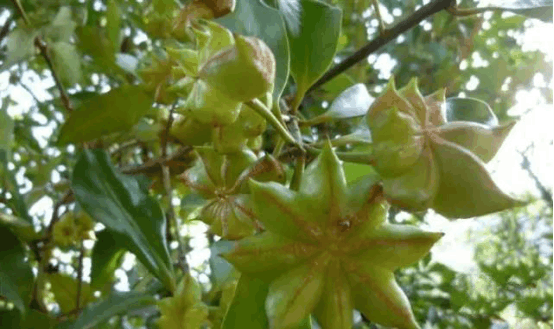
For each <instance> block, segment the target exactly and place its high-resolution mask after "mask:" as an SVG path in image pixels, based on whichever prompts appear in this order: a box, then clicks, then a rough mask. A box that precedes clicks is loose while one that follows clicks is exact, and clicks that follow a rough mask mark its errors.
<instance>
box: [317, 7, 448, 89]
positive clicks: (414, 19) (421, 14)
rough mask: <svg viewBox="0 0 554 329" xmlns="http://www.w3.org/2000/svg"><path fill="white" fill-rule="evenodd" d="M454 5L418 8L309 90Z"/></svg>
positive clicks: (344, 61)
mask: <svg viewBox="0 0 554 329" xmlns="http://www.w3.org/2000/svg"><path fill="white" fill-rule="evenodd" d="M455 3H456V1H455V0H435V1H432V2H430V3H428V4H426V5H425V6H423V7H421V8H419V9H418V10H417V11H416V12H414V13H413V14H411V15H410V16H408V17H407V18H406V19H404V20H402V21H401V22H400V23H398V24H396V25H395V26H394V27H392V28H391V29H388V30H387V33H385V35H379V37H377V38H375V39H373V40H372V41H370V42H369V43H368V44H366V45H365V46H364V47H362V48H361V49H360V50H358V51H356V52H355V53H354V54H352V55H351V56H349V57H348V58H346V59H344V60H343V61H342V62H340V63H339V64H337V65H336V66H334V67H333V68H332V69H330V70H329V71H327V73H325V74H324V75H323V76H322V77H321V78H320V79H319V80H318V81H317V82H316V83H315V84H314V85H313V86H312V87H311V88H310V89H309V90H308V92H310V91H313V90H314V89H316V88H317V87H319V86H321V85H323V84H325V83H326V82H328V81H329V80H331V79H333V78H334V77H336V76H337V75H339V74H341V73H342V72H344V71H346V70H348V69H349V68H351V67H352V66H354V65H356V63H358V62H361V61H363V60H365V59H366V58H367V56H369V55H370V54H372V53H374V52H375V51H377V50H378V49H380V48H381V47H383V46H384V45H386V44H387V43H389V42H390V41H392V40H394V39H396V38H397V37H398V36H399V35H401V34H402V33H404V32H406V31H408V30H410V29H411V28H413V27H414V26H417V25H418V24H419V23H420V22H421V21H423V20H424V19H426V18H427V17H429V16H432V15H434V14H436V13H438V12H440V11H442V10H444V9H446V8H448V7H450V6H452V5H454V4H455Z"/></svg>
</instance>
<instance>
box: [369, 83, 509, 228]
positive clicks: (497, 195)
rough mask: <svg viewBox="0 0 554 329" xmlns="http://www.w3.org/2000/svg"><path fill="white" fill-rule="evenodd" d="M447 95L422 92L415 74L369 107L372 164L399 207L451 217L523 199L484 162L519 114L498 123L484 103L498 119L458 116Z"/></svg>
mask: <svg viewBox="0 0 554 329" xmlns="http://www.w3.org/2000/svg"><path fill="white" fill-rule="evenodd" d="M445 102H446V101H445V98H444V90H442V91H439V92H436V93H434V94H432V95H429V96H427V97H423V96H422V95H421V93H420V92H419V90H418V88H417V81H416V79H413V80H412V81H410V83H409V84H408V85H407V86H406V87H404V88H402V89H400V90H396V88H395V86H394V81H393V80H391V82H390V83H389V85H388V87H387V90H386V91H385V92H384V93H383V95H381V96H380V97H379V98H378V99H376V100H375V102H374V103H373V104H372V105H371V107H370V108H369V110H368V112H367V114H366V119H367V123H368V126H369V128H370V130H371V136H372V141H373V154H372V159H371V164H372V165H374V166H375V168H376V170H377V171H378V172H379V174H380V175H381V177H382V182H383V187H384V191H385V194H386V196H387V197H388V198H389V200H390V201H391V202H392V203H394V204H396V205H398V206H400V207H402V208H405V209H408V210H416V211H417V210H425V209H427V208H433V209H434V210H435V211H437V212H438V213H440V214H442V215H444V216H446V217H450V218H466V217H473V216H482V215H485V214H489V213H493V212H496V211H500V210H504V209H508V208H511V207H514V206H516V205H518V203H519V202H518V201H517V200H515V199H513V198H512V197H511V196H509V195H507V194H505V193H504V192H502V191H501V190H500V188H499V187H498V186H497V185H496V184H495V182H494V181H493V180H492V178H491V176H490V174H489V173H488V171H487V170H486V168H485V162H488V161H490V160H491V159H492V158H493V157H494V155H495V154H496V152H497V151H498V149H499V148H500V146H501V145H502V142H503V141H504V139H505V138H506V136H507V135H508V133H509V132H510V130H511V129H512V127H513V125H514V122H510V123H508V124H506V125H503V126H499V125H496V117H494V114H493V113H492V111H491V110H490V108H488V106H487V105H486V104H485V106H486V107H484V108H483V107H482V108H481V110H482V111H483V112H485V113H484V115H485V116H490V117H491V118H492V119H494V120H492V121H494V122H493V124H492V125H486V124H483V123H478V122H470V121H459V120H457V118H456V116H455V115H452V113H446V111H445V110H446V103H445ZM449 110H451V109H449ZM468 110H469V112H477V109H476V108H469V109H468ZM449 114H450V115H449ZM449 116H450V117H451V118H449ZM447 119H448V120H447Z"/></svg>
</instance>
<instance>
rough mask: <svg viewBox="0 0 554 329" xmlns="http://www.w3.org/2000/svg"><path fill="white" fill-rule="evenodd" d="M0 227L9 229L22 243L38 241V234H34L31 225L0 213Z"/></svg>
mask: <svg viewBox="0 0 554 329" xmlns="http://www.w3.org/2000/svg"><path fill="white" fill-rule="evenodd" d="M0 225H4V226H6V227H9V228H10V229H11V230H12V231H13V232H14V233H15V234H16V235H17V237H18V238H19V239H21V240H22V241H31V240H35V239H40V237H41V236H40V234H39V233H36V232H35V229H34V228H33V225H31V223H29V222H28V221H25V220H23V219H21V218H19V217H16V216H12V215H8V214H4V213H0Z"/></svg>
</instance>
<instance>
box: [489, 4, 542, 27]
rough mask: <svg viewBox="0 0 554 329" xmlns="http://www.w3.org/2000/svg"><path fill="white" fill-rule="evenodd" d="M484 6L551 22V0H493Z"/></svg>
mask: <svg viewBox="0 0 554 329" xmlns="http://www.w3.org/2000/svg"><path fill="white" fill-rule="evenodd" d="M486 7H488V8H494V9H500V10H505V11H511V12H513V13H516V14H520V15H524V16H527V17H532V18H538V19H540V20H543V21H545V22H552V8H553V6H552V0H493V1H487V6H486Z"/></svg>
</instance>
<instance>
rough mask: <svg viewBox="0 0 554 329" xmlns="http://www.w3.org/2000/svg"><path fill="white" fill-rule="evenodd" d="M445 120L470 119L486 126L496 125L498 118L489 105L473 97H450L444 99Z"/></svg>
mask: <svg viewBox="0 0 554 329" xmlns="http://www.w3.org/2000/svg"><path fill="white" fill-rule="evenodd" d="M444 110H445V111H446V113H445V115H444V117H445V118H446V121H448V122H452V121H471V122H477V123H482V124H484V125H487V126H496V125H498V119H497V118H496V116H495V115H494V113H493V111H492V109H491V108H490V106H489V105H488V104H487V103H485V102H483V101H482V100H478V99H475V98H459V97H452V98H448V99H447V100H446V104H445V108H444Z"/></svg>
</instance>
